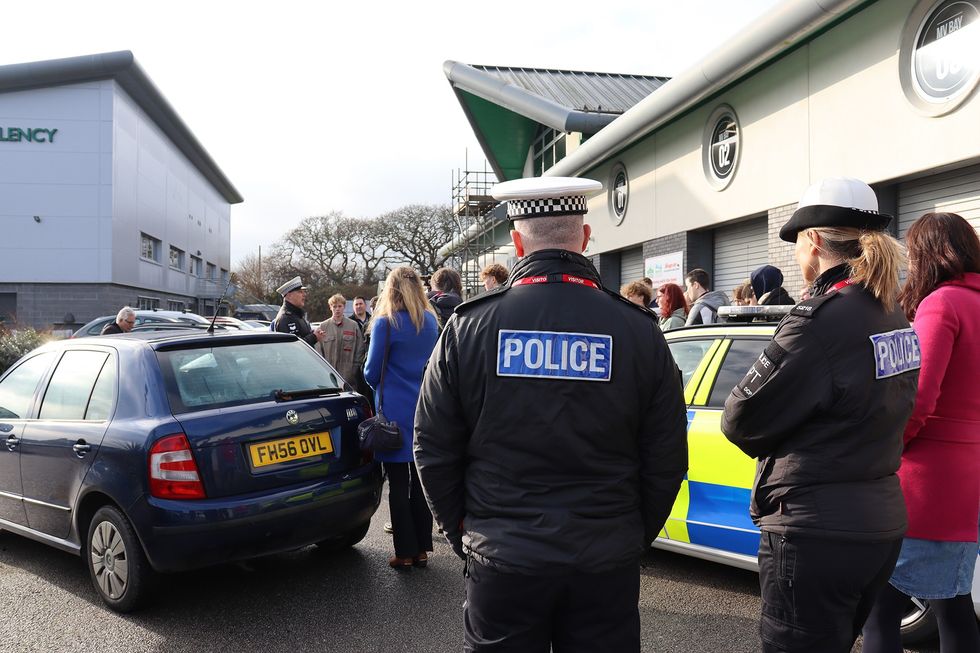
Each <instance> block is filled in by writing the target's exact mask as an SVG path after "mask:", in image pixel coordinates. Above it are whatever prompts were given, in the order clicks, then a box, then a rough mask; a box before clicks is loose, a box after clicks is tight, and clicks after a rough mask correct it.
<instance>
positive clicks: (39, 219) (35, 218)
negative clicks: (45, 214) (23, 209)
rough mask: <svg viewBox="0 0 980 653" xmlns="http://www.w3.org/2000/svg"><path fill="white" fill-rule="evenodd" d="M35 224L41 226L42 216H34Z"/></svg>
mask: <svg viewBox="0 0 980 653" xmlns="http://www.w3.org/2000/svg"><path fill="white" fill-rule="evenodd" d="M34 222H37V223H38V224H40V222H41V216H39V215H35V216H34Z"/></svg>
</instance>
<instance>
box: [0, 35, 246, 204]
mask: <svg viewBox="0 0 980 653" xmlns="http://www.w3.org/2000/svg"><path fill="white" fill-rule="evenodd" d="M100 79H114V80H115V81H116V82H117V83H118V84H119V86H120V87H122V88H123V90H125V91H126V93H127V94H129V96H130V97H131V98H133V100H134V101H135V102H136V104H138V105H139V107H140V108H141V109H142V110H143V111H144V112H145V113H146V115H147V116H148V117H149V118H150V120H152V121H153V122H155V123H156V124H157V126H159V127H160V129H161V130H162V131H163V133H164V134H166V135H167V138H169V139H170V140H171V142H173V144H174V145H175V146H176V147H177V149H179V150H180V151H181V153H182V154H183V155H184V156H186V157H187V159H188V160H189V161H190V162H191V165H193V166H194V167H195V168H197V170H198V171H199V172H200V173H201V174H202V175H203V176H204V178H205V179H207V180H208V181H209V182H210V183H211V185H212V186H213V187H214V189H215V190H217V191H218V193H219V194H220V195H221V196H222V197H224V199H225V201H226V202H228V203H229V204H238V203H239V202H242V201H243V198H242V196H241V194H240V193H239V192H238V190H236V189H235V187H234V186H233V185H232V183H231V181H230V180H229V179H228V178H227V177H226V176H225V174H224V173H223V172H222V171H221V169H220V168H218V164H217V163H215V162H214V159H212V158H211V155H210V154H208V152H207V150H205V149H204V146H203V145H201V143H200V141H198V140H197V138H196V137H195V136H194V134H193V133H191V130H190V129H189V128H188V127H187V125H186V124H184V121H183V120H181V119H180V116H179V115H177V112H176V111H175V110H174V108H173V107H172V106H171V105H170V103H169V102H168V101H167V98H165V97H164V96H163V93H161V92H160V91H159V89H157V87H156V86H155V85H154V84H153V82H152V81H150V78H149V77H147V75H146V73H145V72H143V69H142V68H140V66H139V64H138V63H136V59H135V57H133V53H132V52H130V51H129V50H121V51H119V52H106V53H103V54H90V55H85V56H81V57H69V58H66V59H50V60H48V61H34V62H29V63H20V64H11V65H7V66H0V93H2V92H7V91H21V90H29V89H34V88H43V87H48V86H62V85H65V84H76V83H79V82H87V81H94V80H100Z"/></svg>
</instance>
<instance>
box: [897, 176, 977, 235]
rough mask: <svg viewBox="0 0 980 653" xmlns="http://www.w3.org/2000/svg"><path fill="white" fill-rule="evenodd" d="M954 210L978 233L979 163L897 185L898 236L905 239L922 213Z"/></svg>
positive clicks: (952, 211) (953, 211) (951, 211)
mask: <svg viewBox="0 0 980 653" xmlns="http://www.w3.org/2000/svg"><path fill="white" fill-rule="evenodd" d="M935 211H943V212H946V213H958V214H960V215H962V216H963V217H964V218H966V219H967V220H969V221H970V224H972V225H973V228H974V229H976V230H977V231H978V232H980V165H976V166H969V167H966V168H959V169H957V170H951V171H949V172H943V173H940V174H937V175H930V176H928V177H923V178H922V179H915V180H913V181H908V182H905V183H904V184H899V186H898V235H899V237H900V238H903V239H904V238H905V232H906V231H908V229H909V227H910V226H912V223H913V222H915V221H916V220H918V219H919V218H920V217H921V216H922V214H923V213H929V212H935Z"/></svg>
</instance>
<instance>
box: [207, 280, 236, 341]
mask: <svg viewBox="0 0 980 653" xmlns="http://www.w3.org/2000/svg"><path fill="white" fill-rule="evenodd" d="M229 288H231V279H228V283H227V285H225V289H224V291H223V292H222V293H221V299H219V300H218V303H217V304H215V306H214V317H212V318H211V326H209V327H208V335H210V336H213V335H214V323H215V322H217V321H218V311H219V310H221V305H222V304H224V303H225V297H226V296H227V295H228V289H229Z"/></svg>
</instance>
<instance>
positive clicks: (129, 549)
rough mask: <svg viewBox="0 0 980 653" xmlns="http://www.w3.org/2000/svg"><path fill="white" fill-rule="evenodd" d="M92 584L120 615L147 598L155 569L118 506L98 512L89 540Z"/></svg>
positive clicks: (86, 546) (87, 551)
mask: <svg viewBox="0 0 980 653" xmlns="http://www.w3.org/2000/svg"><path fill="white" fill-rule="evenodd" d="M85 557H86V559H87V561H88V570H89V574H90V575H91V577H92V584H93V585H94V586H95V590H96V591H97V592H98V593H99V596H100V597H101V598H102V600H103V601H104V602H105V604H106V605H108V606H109V607H110V608H112V609H113V610H115V611H116V612H130V611H132V610H135V609H136V608H138V607H139V606H140V604H142V603H143V601H144V600H145V599H146V596H147V590H148V589H149V585H150V581H151V577H152V574H153V570H152V569H151V568H150V563H149V562H148V561H147V559H146V555H145V554H144V553H143V547H142V546H141V545H140V543H139V540H138V539H137V537H136V532H135V531H134V530H133V527H132V526H131V525H130V523H129V520H128V519H126V517H125V516H124V515H123V514H122V513H121V512H120V511H119V510H118V509H116V508H115V507H113V506H103V507H101V508H99V510H98V511H97V512H96V513H95V516H94V517H93V518H92V523H91V524H90V525H89V529H88V537H87V538H86V540H85Z"/></svg>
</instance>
